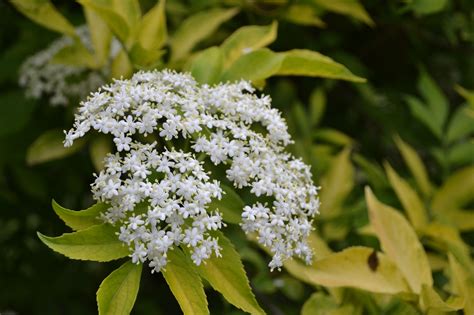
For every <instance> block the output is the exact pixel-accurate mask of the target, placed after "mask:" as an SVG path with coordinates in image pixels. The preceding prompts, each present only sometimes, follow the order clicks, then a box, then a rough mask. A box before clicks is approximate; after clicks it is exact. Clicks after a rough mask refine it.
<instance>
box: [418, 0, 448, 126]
mask: <svg viewBox="0 0 474 315" xmlns="http://www.w3.org/2000/svg"><path fill="white" fill-rule="evenodd" d="M431 1H433V0H431ZM418 90H419V91H420V93H421V95H422V96H423V98H424V99H425V101H426V103H427V105H428V108H429V110H430V113H431V115H430V119H431V121H434V122H435V123H436V126H437V127H438V128H440V129H442V128H443V127H444V124H445V122H446V118H447V115H448V111H449V102H448V100H447V99H446V96H444V94H443V91H442V90H441V89H440V88H439V86H438V85H437V84H436V82H435V81H434V80H433V79H432V78H431V76H430V75H429V74H428V72H426V71H425V70H423V69H422V70H421V72H420V78H419V79H418Z"/></svg>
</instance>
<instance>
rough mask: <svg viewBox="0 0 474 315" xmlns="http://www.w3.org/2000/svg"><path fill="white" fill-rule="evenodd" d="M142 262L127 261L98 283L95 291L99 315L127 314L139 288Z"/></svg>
mask: <svg viewBox="0 0 474 315" xmlns="http://www.w3.org/2000/svg"><path fill="white" fill-rule="evenodd" d="M141 274H142V264H139V265H136V264H133V263H132V262H131V261H127V262H126V263H124V264H123V265H122V266H120V267H119V268H118V269H116V270H114V271H113V272H112V273H111V274H110V275H108V276H107V278H105V279H104V281H102V283H101V284H100V287H99V290H98V291H97V306H98V308H99V315H128V314H130V312H131V311H132V308H133V305H134V304H135V300H136V299H137V294H138V289H139V288H140V277H141Z"/></svg>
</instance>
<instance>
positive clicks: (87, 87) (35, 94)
mask: <svg viewBox="0 0 474 315" xmlns="http://www.w3.org/2000/svg"><path fill="white" fill-rule="evenodd" d="M76 31H77V35H78V36H79V38H80V40H81V41H82V43H83V44H84V45H85V46H86V47H87V48H88V49H89V50H91V51H92V43H91V39H90V34H89V30H88V29H87V27H86V26H80V27H78V28H77V29H76ZM73 43H74V40H73V39H72V38H71V37H68V36H63V37H60V38H59V39H57V40H56V41H54V42H53V43H52V44H51V45H50V46H49V47H48V48H46V49H44V50H42V51H40V52H38V53H36V54H35V55H33V56H31V57H29V58H28V59H26V61H25V62H24V63H23V64H22V65H21V68H20V75H19V84H20V86H22V87H24V88H25V89H26V95H27V96H28V97H31V98H35V99H39V98H41V97H43V96H47V97H49V102H50V103H51V105H53V106H57V105H68V103H69V101H70V98H72V97H74V98H78V99H84V98H85V97H86V96H87V95H88V94H89V93H90V92H91V91H94V90H96V89H97V88H98V87H100V86H101V85H103V84H104V83H105V78H107V77H108V76H109V72H110V69H109V68H108V67H105V68H103V69H101V70H95V71H93V70H91V69H88V68H86V67H80V66H71V65H65V64H60V63H54V62H52V60H53V57H54V56H55V55H56V53H58V52H59V51H60V50H61V49H63V48H65V47H67V46H70V45H72V44H73ZM113 46H116V44H114V45H113Z"/></svg>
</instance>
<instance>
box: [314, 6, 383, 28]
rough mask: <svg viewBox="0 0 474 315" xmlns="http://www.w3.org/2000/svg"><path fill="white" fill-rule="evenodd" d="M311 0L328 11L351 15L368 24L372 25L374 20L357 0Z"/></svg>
mask: <svg viewBox="0 0 474 315" xmlns="http://www.w3.org/2000/svg"><path fill="white" fill-rule="evenodd" d="M312 2H313V3H314V4H317V5H318V6H320V7H322V8H324V9H326V10H328V11H330V12H335V13H339V14H343V15H347V16H350V17H353V18H355V19H356V20H359V21H362V22H364V23H365V24H367V25H370V26H373V25H374V21H373V20H372V19H371V18H370V15H369V14H368V13H367V11H366V10H365V9H364V7H363V6H362V5H361V4H360V3H359V1H358V0H331V1H327V0H312Z"/></svg>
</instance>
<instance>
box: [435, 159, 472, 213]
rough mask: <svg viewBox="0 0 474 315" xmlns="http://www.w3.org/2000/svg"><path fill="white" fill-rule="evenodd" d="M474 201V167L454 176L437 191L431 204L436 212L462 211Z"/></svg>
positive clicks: (461, 170)
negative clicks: (461, 209)
mask: <svg viewBox="0 0 474 315" xmlns="http://www.w3.org/2000/svg"><path fill="white" fill-rule="evenodd" d="M473 199H474V166H469V167H465V168H463V169H460V170H458V171H457V172H455V173H454V174H452V175H451V176H450V177H449V178H448V179H447V180H445V182H444V183H443V185H442V186H441V187H440V188H439V190H437V191H436V193H435V194H434V196H433V200H432V202H431V207H432V208H433V210H434V211H435V212H438V213H443V212H448V211H450V209H460V208H462V207H463V206H464V205H466V204H467V203H468V202H470V201H472V200H473Z"/></svg>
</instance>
